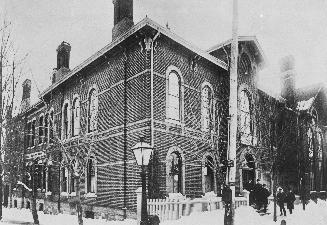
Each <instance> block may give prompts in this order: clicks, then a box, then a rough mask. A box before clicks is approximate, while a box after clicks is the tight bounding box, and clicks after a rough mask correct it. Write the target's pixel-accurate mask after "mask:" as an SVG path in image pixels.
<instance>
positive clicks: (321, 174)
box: [317, 132, 324, 191]
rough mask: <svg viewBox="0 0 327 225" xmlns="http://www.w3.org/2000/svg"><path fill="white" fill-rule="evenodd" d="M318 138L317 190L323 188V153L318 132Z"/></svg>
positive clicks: (321, 141) (321, 140)
mask: <svg viewBox="0 0 327 225" xmlns="http://www.w3.org/2000/svg"><path fill="white" fill-rule="evenodd" d="M317 138H318V149H317V158H318V174H319V175H318V177H319V181H318V182H319V191H320V190H323V182H324V181H323V179H324V174H323V173H324V171H323V167H322V157H323V156H322V154H323V144H322V143H323V139H322V134H321V133H320V132H319V133H318V135H317Z"/></svg>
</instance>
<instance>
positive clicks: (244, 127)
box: [240, 90, 251, 136]
mask: <svg viewBox="0 0 327 225" xmlns="http://www.w3.org/2000/svg"><path fill="white" fill-rule="evenodd" d="M240 120H241V133H242V134H243V135H245V136H248V135H251V111H250V99H249V96H248V93H247V91H245V90H243V91H241V95H240Z"/></svg>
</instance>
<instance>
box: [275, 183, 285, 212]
mask: <svg viewBox="0 0 327 225" xmlns="http://www.w3.org/2000/svg"><path fill="white" fill-rule="evenodd" d="M277 190H278V193H277V204H278V206H279V211H280V215H281V216H282V215H283V214H284V216H286V210H285V206H284V203H285V193H284V192H283V189H282V188H281V187H279V188H278V189H277Z"/></svg>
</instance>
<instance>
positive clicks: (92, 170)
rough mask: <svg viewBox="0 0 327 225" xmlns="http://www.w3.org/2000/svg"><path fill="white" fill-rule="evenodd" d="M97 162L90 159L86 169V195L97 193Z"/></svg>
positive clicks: (92, 158)
mask: <svg viewBox="0 0 327 225" xmlns="http://www.w3.org/2000/svg"><path fill="white" fill-rule="evenodd" d="M96 189H97V188H96V161H95V158H94V157H90V158H89V159H88V161H87V167H86V193H96Z"/></svg>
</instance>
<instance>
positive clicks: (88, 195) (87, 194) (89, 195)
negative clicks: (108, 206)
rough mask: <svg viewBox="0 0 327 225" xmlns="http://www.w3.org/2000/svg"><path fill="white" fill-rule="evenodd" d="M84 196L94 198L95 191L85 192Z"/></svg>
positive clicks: (95, 195)
mask: <svg viewBox="0 0 327 225" xmlns="http://www.w3.org/2000/svg"><path fill="white" fill-rule="evenodd" d="M84 197H85V198H96V197H97V194H96V193H92V192H88V193H86V194H84Z"/></svg>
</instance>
